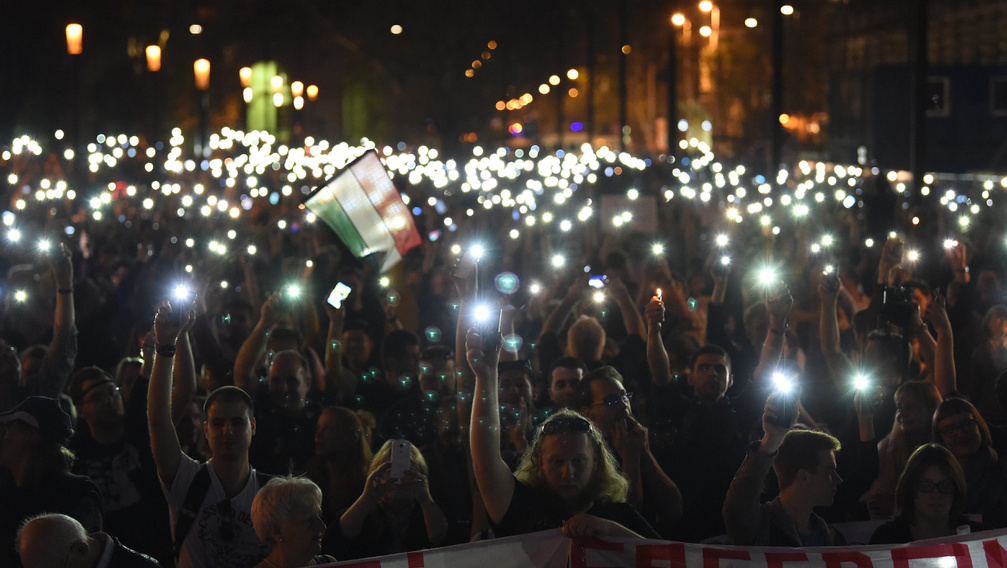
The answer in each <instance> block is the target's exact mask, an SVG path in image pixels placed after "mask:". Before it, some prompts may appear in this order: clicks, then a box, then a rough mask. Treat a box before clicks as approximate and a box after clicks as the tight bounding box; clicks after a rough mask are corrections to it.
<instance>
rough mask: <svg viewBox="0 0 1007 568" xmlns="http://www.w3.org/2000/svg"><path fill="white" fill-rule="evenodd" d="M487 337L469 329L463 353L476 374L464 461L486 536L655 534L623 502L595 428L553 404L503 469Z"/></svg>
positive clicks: (617, 476) (492, 352)
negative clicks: (513, 464) (468, 458)
mask: <svg viewBox="0 0 1007 568" xmlns="http://www.w3.org/2000/svg"><path fill="white" fill-rule="evenodd" d="M489 343H492V344H493V347H492V348H489V347H487V349H485V350H484V349H483V345H484V343H483V339H482V338H480V336H479V335H478V334H477V333H476V332H475V331H472V330H470V331H469V333H468V336H467V348H468V352H467V356H468V361H469V365H470V366H471V367H472V370H473V371H474V372H475V375H476V387H475V393H474V397H473V405H472V422H471V426H470V434H471V442H472V444H471V445H472V465H473V468H474V472H475V478H476V482H477V484H478V486H479V493H480V494H481V495H482V499H483V503H484V504H485V506H486V513H487V514H488V516H489V519H490V521H491V523H492V528H493V533H494V535H495V536H497V537H502V536H510V535H515V534H522V533H529V532H534V531H539V530H545V529H551V528H558V527H563V532H564V533H565V534H566V535H567V536H570V537H581V536H611V537H629V538H633V537H635V538H660V536H659V535H658V534H657V533H656V532H655V531H654V529H653V528H651V526H650V525H649V524H648V523H647V521H645V520H644V519H643V517H641V516H640V514H639V513H638V512H637V511H636V509H634V508H633V506H632V505H629V504H628V503H626V496H627V494H628V492H629V481H628V480H627V479H626V477H625V476H623V475H622V474H621V473H620V472H619V469H618V465H617V462H616V460H615V457H614V456H613V455H612V452H611V450H609V449H608V447H607V446H606V445H605V441H604V439H603V438H602V436H601V433H600V432H599V431H598V429H597V428H595V427H594V425H593V424H591V422H590V421H589V420H588V419H586V418H584V417H583V416H581V415H580V414H578V413H576V412H573V411H570V410H561V411H559V412H557V413H556V414H554V415H552V416H551V417H550V418H549V419H548V420H546V421H545V422H544V423H543V424H542V426H541V428H539V429H538V431H537V432H536V434H535V438H534V440H533V441H532V443H531V445H530V446H529V447H528V449H527V450H525V453H524V455H523V456H522V458H521V463H520V465H519V466H518V469H517V471H516V472H515V473H513V474H512V473H511V471H510V469H509V468H508V467H507V464H506V463H505V462H504V460H503V458H502V457H501V455H500V410H499V408H500V407H499V405H498V404H497V388H496V386H497V385H496V383H497V377H496V374H497V361H498V359H499V356H500V355H499V354H500V352H499V341H492V339H491V341H490V342H489Z"/></svg>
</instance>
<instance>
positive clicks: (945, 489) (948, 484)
mask: <svg viewBox="0 0 1007 568" xmlns="http://www.w3.org/2000/svg"><path fill="white" fill-rule="evenodd" d="M917 489H919V491H920V493H933V492H934V489H936V490H937V491H938V492H940V494H941V495H951V494H953V493H954V492H955V482H954V481H951V480H950V479H945V480H944V481H942V482H940V483H934V482H933V481H927V480H926V479H924V480H922V481H920V484H919V486H918V487H917Z"/></svg>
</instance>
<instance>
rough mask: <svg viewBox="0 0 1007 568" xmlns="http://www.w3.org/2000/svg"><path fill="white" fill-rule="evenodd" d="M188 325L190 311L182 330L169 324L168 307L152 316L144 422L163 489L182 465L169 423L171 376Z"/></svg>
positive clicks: (190, 323) (171, 423) (176, 442)
mask: <svg viewBox="0 0 1007 568" xmlns="http://www.w3.org/2000/svg"><path fill="white" fill-rule="evenodd" d="M191 325H192V312H189V313H188V314H187V317H186V320H185V323H184V325H183V326H182V329H181V330H179V328H178V326H177V325H175V324H174V323H172V322H171V306H170V305H169V304H168V302H165V303H164V304H162V305H161V307H160V308H158V310H157V315H156V316H154V336H155V341H156V345H155V347H154V366H153V368H152V369H151V372H150V386H149V387H148V388H149V389H150V391H149V393H148V395H147V420H148V422H149V425H150V448H151V451H152V452H153V454H154V463H155V465H157V474H158V475H159V476H160V477H161V481H163V482H164V484H165V486H167V487H171V484H172V482H174V481H175V474H176V473H177V472H178V465H179V464H180V463H181V462H182V446H181V445H180V444H179V443H178V434H177V433H176V432H175V424H174V423H173V422H172V421H171V373H172V366H173V363H174V357H175V351H176V349H177V346H176V344H177V341H178V336H179V334H180V333H184V332H185V331H186V330H187V329H188V327H189V326H191Z"/></svg>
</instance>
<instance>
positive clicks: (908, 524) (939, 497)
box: [870, 444, 986, 544]
mask: <svg viewBox="0 0 1007 568" xmlns="http://www.w3.org/2000/svg"><path fill="white" fill-rule="evenodd" d="M965 495H966V488H965V474H963V473H962V468H961V467H960V466H959V465H958V460H957V459H955V456H954V455H952V454H951V452H949V451H948V450H947V449H946V448H944V447H943V446H941V445H939V444H923V445H922V446H920V447H919V448H917V449H916V451H915V452H913V454H912V456H910V458H909V461H908V462H907V463H906V468H905V470H903V472H902V476H901V477H900V478H899V482H898V486H897V488H896V490H895V518H894V519H893V520H891V521H888V522H887V523H885V524H883V525H881V526H880V527H878V528H877V530H875V531H874V534H873V535H872V536H871V542H870V543H871V544H901V543H906V542H913V541H917V540H925V539H929V538H939V537H944V536H951V535H953V534H956V533H957V532H958V530H959V527H963V526H968V528H969V531H970V532H972V531H981V530H985V529H986V526H984V525H983V524H981V523H973V522H970V521H968V520H967V519H966V518H965V517H964V516H962V513H963V512H964V510H965Z"/></svg>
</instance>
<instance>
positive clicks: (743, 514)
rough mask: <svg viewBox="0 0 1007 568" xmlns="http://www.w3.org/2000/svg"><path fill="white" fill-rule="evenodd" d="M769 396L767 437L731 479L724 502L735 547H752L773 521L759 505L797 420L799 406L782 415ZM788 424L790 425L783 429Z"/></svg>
mask: <svg viewBox="0 0 1007 568" xmlns="http://www.w3.org/2000/svg"><path fill="white" fill-rule="evenodd" d="M775 397H776V395H773V396H771V397H769V399H768V400H767V401H766V406H765V409H764V412H763V415H762V426H763V430H764V431H765V434H764V435H763V437H762V442H761V443H760V444H759V447H758V449H756V450H753V451H749V452H748V456H747V457H746V458H745V461H744V462H742V464H741V467H740V468H738V472H737V473H735V474H734V479H733V480H731V486H730V488H729V489H728V490H727V496H726V497H725V499H724V508H723V515H724V527H725V528H726V529H727V536H728V538H729V539H730V542H731V544H738V545H752V544H755V543H756V542H757V537H758V535H759V533H760V532H761V531H763V530H764V528H765V526H766V524H767V523H769V522H770V521H769V520H768V519H767V518H766V516H767V515H768V514H769V513H768V512H766V511H765V510H764V509H763V508H762V507H761V503H760V502H759V496H760V493H761V491H762V484H763V482H764V481H765V478H766V474H768V473H769V469H770V468H771V467H772V465H773V455H774V454H775V453H776V450H777V449H779V447H780V444H782V443H783V437H784V436H785V435H786V434H787V432H788V431H789V430H790V428H791V427H792V425H793V424H794V422H795V421H796V420H797V415H798V409H797V407H798V405H796V404H791V405H789V409H790V413H791V414H790V415H789V416H786V417H784V416H781V415H780V412H779V407H778V406H777V404H776V400H775ZM782 423H787V426H782V425H781V424H782Z"/></svg>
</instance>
